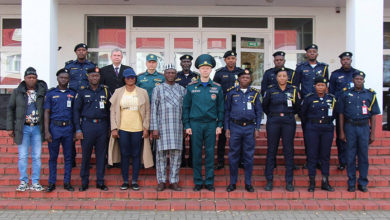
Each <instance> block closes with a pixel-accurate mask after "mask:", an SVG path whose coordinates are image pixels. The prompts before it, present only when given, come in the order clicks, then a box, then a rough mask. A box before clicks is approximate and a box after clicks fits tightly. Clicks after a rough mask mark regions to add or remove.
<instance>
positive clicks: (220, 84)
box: [213, 81, 221, 86]
mask: <svg viewBox="0 0 390 220" xmlns="http://www.w3.org/2000/svg"><path fill="white" fill-rule="evenodd" d="M213 84H214V85H217V86H221V84H219V83H216V82H214V81H213Z"/></svg>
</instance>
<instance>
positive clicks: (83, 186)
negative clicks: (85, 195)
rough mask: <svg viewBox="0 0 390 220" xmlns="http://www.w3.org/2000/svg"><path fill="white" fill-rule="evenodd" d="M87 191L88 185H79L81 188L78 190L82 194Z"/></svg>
mask: <svg viewBox="0 0 390 220" xmlns="http://www.w3.org/2000/svg"><path fill="white" fill-rule="evenodd" d="M87 189H88V185H81V187H80V188H79V191H80V192H84V191H87Z"/></svg>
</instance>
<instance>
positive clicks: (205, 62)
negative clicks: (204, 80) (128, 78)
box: [195, 54, 215, 69]
mask: <svg viewBox="0 0 390 220" xmlns="http://www.w3.org/2000/svg"><path fill="white" fill-rule="evenodd" d="M201 66H211V68H214V67H215V59H214V57H212V56H210V55H209V54H202V55H200V56H198V58H196V60H195V67H196V68H198V69H199V67H201Z"/></svg>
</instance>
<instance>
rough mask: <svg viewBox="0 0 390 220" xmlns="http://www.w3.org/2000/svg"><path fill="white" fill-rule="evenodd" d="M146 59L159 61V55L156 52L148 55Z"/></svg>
mask: <svg viewBox="0 0 390 220" xmlns="http://www.w3.org/2000/svg"><path fill="white" fill-rule="evenodd" d="M146 61H156V62H157V56H156V55H154V54H148V55H147V56H146Z"/></svg>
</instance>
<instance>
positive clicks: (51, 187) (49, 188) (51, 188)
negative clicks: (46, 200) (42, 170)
mask: <svg viewBox="0 0 390 220" xmlns="http://www.w3.org/2000/svg"><path fill="white" fill-rule="evenodd" d="M55 189H56V184H49V186H48V187H47V189H46V192H53V191H54V190H55Z"/></svg>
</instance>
